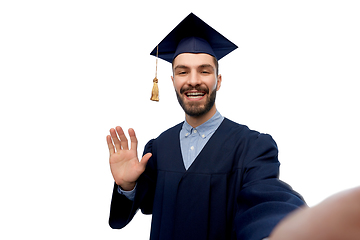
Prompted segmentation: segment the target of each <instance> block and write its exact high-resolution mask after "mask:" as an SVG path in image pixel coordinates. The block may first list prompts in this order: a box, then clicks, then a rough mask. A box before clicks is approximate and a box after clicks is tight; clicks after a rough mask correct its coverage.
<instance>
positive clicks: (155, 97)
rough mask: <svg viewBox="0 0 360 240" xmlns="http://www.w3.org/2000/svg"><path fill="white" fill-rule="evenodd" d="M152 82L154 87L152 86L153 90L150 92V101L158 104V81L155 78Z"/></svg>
mask: <svg viewBox="0 0 360 240" xmlns="http://www.w3.org/2000/svg"><path fill="white" fill-rule="evenodd" d="M153 82H154V85H153V89H152V92H151V98H150V100H152V101H157V102H158V101H159V87H158V79H157V78H156V77H155V78H154V80H153Z"/></svg>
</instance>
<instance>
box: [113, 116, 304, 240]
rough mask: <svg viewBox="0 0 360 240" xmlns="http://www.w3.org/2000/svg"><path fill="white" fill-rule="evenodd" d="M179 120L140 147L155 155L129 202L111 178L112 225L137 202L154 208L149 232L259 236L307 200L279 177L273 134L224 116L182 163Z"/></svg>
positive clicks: (255, 239)
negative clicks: (191, 159)
mask: <svg viewBox="0 0 360 240" xmlns="http://www.w3.org/2000/svg"><path fill="white" fill-rule="evenodd" d="M181 127H182V123H181V124H178V125H176V126H174V127H172V128H170V129H168V130H167V131H165V132H163V133H162V134H161V135H160V136H159V137H158V138H156V139H153V140H151V141H149V142H148V143H147V145H146V146H145V151H144V154H145V153H148V152H151V153H152V154H153V155H152V157H151V158H150V160H149V162H148V164H147V167H146V170H145V172H144V173H143V174H142V175H141V176H140V178H139V179H138V182H137V189H136V195H135V199H134V201H130V200H128V199H127V198H126V197H125V196H123V195H121V194H119V193H118V192H117V185H116V184H115V187H114V191H113V196H112V202H111V209H110V218H109V224H110V226H111V227H112V228H117V229H119V228H122V227H124V226H126V224H127V223H129V222H130V221H131V219H132V218H133V216H134V215H135V213H136V211H137V210H138V209H139V208H140V209H141V211H142V212H143V213H144V214H152V223H151V233H150V239H154V240H155V239H156V240H157V239H164V240H169V239H179V240H180V239H186V240H191V239H196V240H201V239H217V240H218V239H246V240H260V239H262V238H265V237H268V236H269V234H270V233H271V231H272V229H273V228H274V227H275V225H276V224H277V223H278V222H279V221H280V220H281V219H282V218H283V217H285V216H286V215H287V214H288V213H289V212H291V211H293V210H295V209H297V208H298V207H299V206H301V205H304V204H305V203H304V200H303V198H302V197H301V195H299V194H298V193H296V192H295V191H293V190H292V188H291V187H290V186H289V185H288V184H286V183H284V182H282V181H280V180H279V179H278V176H279V165H280V163H279V161H278V150H277V146H276V143H275V141H274V140H273V139H272V137H271V136H270V135H267V134H260V133H258V132H256V131H252V130H249V128H248V127H246V126H244V125H240V124H238V123H235V122H232V121H231V120H229V119H227V118H225V119H224V121H223V122H222V123H221V125H220V126H219V128H218V129H217V130H216V131H215V133H214V134H213V136H212V137H211V139H210V140H209V141H208V142H207V144H206V145H205V146H204V148H203V149H202V151H201V152H200V153H199V155H198V156H197V157H196V159H195V161H194V162H193V163H192V165H191V166H190V167H189V168H188V170H186V169H185V167H184V163H183V159H182V154H181V149H180V140H179V133H180V130H181ZM139 227H141V226H139Z"/></svg>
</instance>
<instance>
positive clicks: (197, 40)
mask: <svg viewBox="0 0 360 240" xmlns="http://www.w3.org/2000/svg"><path fill="white" fill-rule="evenodd" d="M157 48H158V49H157ZM236 48H237V46H236V45H235V44H234V43H232V42H231V41H229V40H228V39H227V38H225V37H224V36H223V35H221V34H220V33H219V32H217V31H216V30H215V29H213V28H212V27H210V26H209V25H208V24H207V23H205V22H204V21H203V20H201V19H200V18H198V17H197V16H196V15H195V14H193V13H190V14H189V15H188V16H187V17H186V18H185V19H184V20H182V21H181V22H180V23H179V24H178V25H177V26H176V27H175V28H174V29H173V30H172V31H171V32H170V33H169V34H168V35H167V36H166V37H165V38H164V39H163V40H162V41H161V42H160V43H159V45H158V46H157V47H155V48H154V50H153V51H152V52H151V53H150V54H151V55H154V56H158V57H159V58H161V59H164V60H165V61H168V62H170V63H172V61H173V60H174V58H175V57H176V56H177V55H179V54H181V53H185V52H187V53H207V54H210V55H212V56H214V57H216V59H217V60H220V59H221V58H222V57H224V56H225V55H227V54H229V53H230V52H232V51H233V50H235V49H236ZM157 51H158V53H157Z"/></svg>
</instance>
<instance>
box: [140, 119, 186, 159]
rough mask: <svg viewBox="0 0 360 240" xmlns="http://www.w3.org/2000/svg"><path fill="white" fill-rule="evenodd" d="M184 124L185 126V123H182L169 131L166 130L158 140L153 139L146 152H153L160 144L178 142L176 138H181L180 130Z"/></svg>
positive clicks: (147, 145) (146, 147)
mask: <svg viewBox="0 0 360 240" xmlns="http://www.w3.org/2000/svg"><path fill="white" fill-rule="evenodd" d="M183 124H184V122H181V123H179V124H177V125H175V126H173V127H171V128H169V129H167V130H165V131H164V132H162V133H161V134H160V135H159V136H158V137H157V138H154V139H151V140H150V141H148V143H147V144H146V146H145V151H147V152H151V149H152V148H153V147H154V146H156V145H157V143H158V142H160V143H163V142H170V141H174V140H176V138H179V133H180V130H181V128H182V125H183Z"/></svg>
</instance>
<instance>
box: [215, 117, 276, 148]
mask: <svg viewBox="0 0 360 240" xmlns="http://www.w3.org/2000/svg"><path fill="white" fill-rule="evenodd" d="M221 126H222V131H224V132H229V133H231V135H233V136H235V137H236V138H241V139H243V140H247V141H251V142H259V141H260V142H263V141H265V142H266V141H270V142H274V143H275V141H274V139H273V138H272V136H271V135H270V134H267V133H260V132H258V131H256V130H252V129H250V128H249V127H248V126H246V125H242V124H239V123H236V122H234V121H232V120H230V119H228V118H225V119H224V121H223V123H222V125H221Z"/></svg>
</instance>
